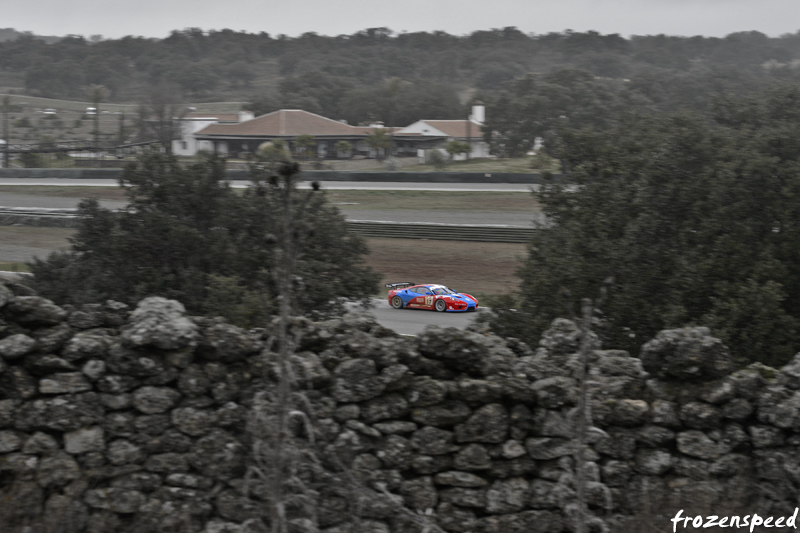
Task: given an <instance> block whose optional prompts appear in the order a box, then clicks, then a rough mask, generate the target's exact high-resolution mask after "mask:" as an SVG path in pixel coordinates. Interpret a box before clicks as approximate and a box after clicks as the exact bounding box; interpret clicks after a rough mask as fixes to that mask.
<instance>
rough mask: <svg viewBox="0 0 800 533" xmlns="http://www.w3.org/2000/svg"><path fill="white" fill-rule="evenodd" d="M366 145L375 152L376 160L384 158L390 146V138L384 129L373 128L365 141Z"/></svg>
mask: <svg viewBox="0 0 800 533" xmlns="http://www.w3.org/2000/svg"><path fill="white" fill-rule="evenodd" d="M365 142H366V143H367V145H368V146H369V147H370V148H372V149H373V150H375V153H376V156H377V158H378V159H380V160H382V159H383V158H384V157H386V150H388V149H389V148H391V146H392V137H391V135H389V133H387V131H386V130H385V129H384V128H375V129H374V130H372V133H370V134H369V135H367V138H366V139H365Z"/></svg>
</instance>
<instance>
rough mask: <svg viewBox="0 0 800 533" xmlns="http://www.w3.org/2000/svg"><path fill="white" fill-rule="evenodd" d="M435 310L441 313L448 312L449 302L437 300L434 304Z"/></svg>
mask: <svg viewBox="0 0 800 533" xmlns="http://www.w3.org/2000/svg"><path fill="white" fill-rule="evenodd" d="M433 308H434V309H436V310H437V311H439V312H440V313H442V312H444V311H447V302H445V301H444V300H436V303H435V304H433Z"/></svg>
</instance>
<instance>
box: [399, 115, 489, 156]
mask: <svg viewBox="0 0 800 533" xmlns="http://www.w3.org/2000/svg"><path fill="white" fill-rule="evenodd" d="M485 114H486V108H485V107H484V106H483V105H481V104H478V105H474V106H472V113H471V114H470V116H469V119H468V120H418V121H417V122H414V123H413V124H411V125H409V126H406V127H405V128H400V129H399V130H397V131H396V132H395V133H394V135H395V136H396V137H397V138H398V139H401V138H402V137H403V136H406V135H407V136H415V135H416V136H419V138H428V139H431V138H440V139H441V142H439V143H437V146H436V148H444V144H446V143H448V142H450V141H461V142H465V143H467V144H469V145H470V147H471V148H472V149H471V150H470V152H469V157H470V158H475V157H489V145H488V143H486V142H485V141H484V140H483V131H482V130H481V127H482V126H483V121H484V120H485V116H486V115H485ZM422 151H423V150H421V149H420V151H419V152H418V154H417V155H419V156H420V157H422V156H423V153H421V152H422ZM466 158H467V155H466V154H459V155H458V156H456V157H455V159H456V160H464V159H466Z"/></svg>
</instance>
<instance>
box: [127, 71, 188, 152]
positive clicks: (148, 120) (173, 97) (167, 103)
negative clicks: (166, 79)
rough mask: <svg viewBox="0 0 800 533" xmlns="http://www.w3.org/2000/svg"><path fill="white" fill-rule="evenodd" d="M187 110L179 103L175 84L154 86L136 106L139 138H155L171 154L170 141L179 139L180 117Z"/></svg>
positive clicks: (181, 125) (180, 129) (181, 124)
mask: <svg viewBox="0 0 800 533" xmlns="http://www.w3.org/2000/svg"><path fill="white" fill-rule="evenodd" d="M188 112H189V110H188V109H187V107H186V106H185V105H184V104H182V103H181V93H180V91H179V90H178V88H177V87H176V86H174V85H170V84H162V85H159V86H157V87H155V88H154V89H153V90H152V92H151V93H150V95H149V97H148V99H147V102H146V103H144V104H142V105H140V106H139V108H138V114H139V116H138V119H139V132H140V137H141V139H142V140H143V141H145V140H151V139H155V140H156V141H158V142H159V143H161V146H163V147H164V150H165V151H166V152H167V153H168V154H171V153H172V141H173V140H175V139H180V136H181V133H182V128H183V123H182V122H181V119H182V118H183V117H185V116H186V114H187V113H188Z"/></svg>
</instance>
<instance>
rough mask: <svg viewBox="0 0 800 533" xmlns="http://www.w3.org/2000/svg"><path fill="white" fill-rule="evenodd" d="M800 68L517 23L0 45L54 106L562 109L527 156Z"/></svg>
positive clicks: (775, 57) (454, 111) (798, 39)
mask: <svg viewBox="0 0 800 533" xmlns="http://www.w3.org/2000/svg"><path fill="white" fill-rule="evenodd" d="M11 31H13V30H11ZM6 33H8V32H7V31H6ZM798 62H800V32H798V33H795V34H789V35H784V36H781V37H776V38H771V37H768V36H766V35H764V34H762V33H759V32H755V31H752V32H739V33H733V34H731V35H728V36H727V37H724V38H718V37H700V36H696V37H671V36H666V35H655V36H634V37H631V38H629V39H626V38H623V37H621V36H619V35H617V34H611V35H603V34H600V33H598V32H594V31H588V32H584V33H581V32H572V31H565V32H561V33H548V34H542V35H533V34H525V33H523V32H521V31H519V30H518V29H517V28H515V27H507V28H499V29H491V30H486V31H476V32H473V33H471V34H469V35H463V36H456V35H450V34H448V33H445V32H440V31H436V32H430V33H429V32H413V33H395V32H392V31H391V30H390V29H388V28H370V29H366V30H363V31H360V32H357V33H354V34H352V35H338V36H331V37H328V36H323V35H319V34H316V33H305V34H303V35H301V36H299V37H287V36H285V35H277V36H273V35H270V34H268V33H264V32H262V33H246V32H237V31H232V30H228V29H223V30H211V31H203V30H201V29H199V28H188V29H184V30H181V31H173V32H172V33H171V34H170V35H169V36H168V37H166V38H164V39H149V38H144V37H135V36H126V37H123V38H121V39H102V38H100V37H99V36H93V37H92V38H90V39H88V40H87V39H85V38H84V37H81V36H75V35H71V36H67V37H64V38H62V39H60V40H58V41H57V42H53V43H48V42H47V41H45V40H43V39H40V38H38V37H37V36H34V35H32V34H29V33H22V34H19V33H17V34H16V38H14V39H12V40H6V41H2V42H0V75H2V73H3V72H5V73H7V74H14V75H16V77H17V78H18V79H22V80H24V87H21V88H20V90H24V91H25V92H26V93H27V94H31V95H39V96H46V97H51V98H66V99H70V98H81V97H82V96H83V95H84V94H85V93H84V88H85V87H86V86H88V85H103V86H105V87H107V88H108V89H109V90H110V92H111V96H110V101H115V102H120V103H122V102H142V101H144V100H146V99H147V97H148V95H149V92H150V90H151V88H152V87H158V86H170V87H173V88H174V89H175V90H177V91H180V92H181V94H182V98H184V99H187V100H188V99H191V100H193V101H220V100H228V101H230V100H234V101H248V102H251V103H250V105H249V107H250V108H251V109H252V110H254V111H256V112H257V113H258V114H260V113H265V112H269V111H273V110H275V109H279V108H281V107H293V108H302V109H306V110H308V111H311V112H315V113H319V114H322V115H325V116H328V117H331V118H334V119H345V120H347V121H348V122H350V123H352V124H359V123H366V122H371V121H378V120H379V121H383V122H385V123H387V124H390V125H407V124H408V123H410V122H412V121H414V120H417V119H420V118H428V119H452V118H464V117H465V116H466V114H467V110H466V107H465V106H464V105H463V102H464V101H466V100H469V99H472V98H479V99H481V100H483V101H485V102H486V103H487V104H488V105H489V109H490V111H491V112H490V113H489V114H488V115H487V117H488V118H489V119H490V120H495V118H494V117H496V116H501V115H502V112H503V111H504V110H505V109H511V110H512V112H516V109H515V106H516V105H517V104H518V103H519V102H517V101H516V100H519V99H525V98H526V95H530V94H533V96H534V97H533V98H532V100H535V102H534V101H527V102H524V104H525V110H526V111H527V110H531V111H540V110H541V109H551V107H552V106H553V105H554V106H555V107H554V109H555V108H557V110H558V113H559V115H556V116H549V117H546V118H545V119H541V121H542V122H543V123H542V124H536V125H532V126H531V127H530V128H527V129H526V130H525V131H523V132H520V133H519V135H521V137H519V138H513V139H510V140H509V142H508V143H503V144H504V145H505V146H504V147H503V149H504V150H505V151H508V152H518V151H519V150H522V149H524V146H525V144H526V142H529V141H531V139H530V138H529V137H530V135H533V134H536V135H539V136H541V132H545V133H546V132H547V130H548V128H550V126H551V124H550V123H551V122H552V120H554V119H557V118H561V117H562V116H564V117H566V118H567V119H568V120H571V121H574V122H575V123H581V121H582V120H583V118H582V117H587V118H588V119H589V120H592V121H594V120H598V118H597V117H600V118H599V120H602V115H604V114H607V113H614V112H615V111H616V110H617V109H618V108H619V107H624V108H627V109H629V108H631V107H636V108H642V109H644V110H647V109H651V110H653V109H667V108H672V109H675V108H690V109H702V108H704V107H705V106H707V104H708V102H709V101H710V98H711V97H712V96H713V95H714V94H720V93H724V92H732V93H734V94H743V93H744V92H748V91H751V90H755V89H761V88H764V87H765V86H767V85H771V84H772V83H774V82H775V81H787V80H788V81H792V80H794V81H797V80H798V79H800V67H798ZM564 72H567V73H568V74H564ZM534 86H535V88H536V92H535V93H531V90H532V87H534ZM564 88H566V89H567V91H566V93H567V94H563V92H564V91H563V90H564ZM542 95H543V96H542ZM529 100H531V99H529ZM504 106H505V107H504ZM493 107H497V108H498V109H499V111H498V110H495V109H493ZM554 113H555V112H553V113H551V114H554ZM497 120H504V119H502V118H499V119H497ZM531 120H539V119H538V118H537V119H531ZM510 135H512V136H515V135H517V134H516V133H513V132H512V133H510Z"/></svg>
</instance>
